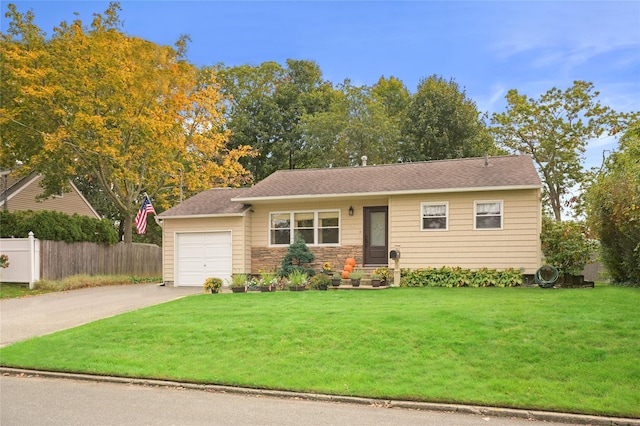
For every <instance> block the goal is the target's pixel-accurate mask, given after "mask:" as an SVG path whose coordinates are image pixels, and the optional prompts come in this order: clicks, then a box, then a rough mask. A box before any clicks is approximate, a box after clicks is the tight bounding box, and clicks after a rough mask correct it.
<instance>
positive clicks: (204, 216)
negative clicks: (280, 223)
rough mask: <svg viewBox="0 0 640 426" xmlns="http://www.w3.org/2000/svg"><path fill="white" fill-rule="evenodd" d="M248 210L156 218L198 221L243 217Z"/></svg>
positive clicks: (160, 216)
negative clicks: (200, 219)
mask: <svg viewBox="0 0 640 426" xmlns="http://www.w3.org/2000/svg"><path fill="white" fill-rule="evenodd" d="M246 212H247V210H245V211H244V212H242V213H216V214H183V215H176V216H163V215H161V214H160V215H158V216H156V217H157V219H158V220H166V219H198V218H213V217H243V216H246Z"/></svg>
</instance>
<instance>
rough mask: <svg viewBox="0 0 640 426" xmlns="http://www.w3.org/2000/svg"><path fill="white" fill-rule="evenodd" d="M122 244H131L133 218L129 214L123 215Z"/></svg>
mask: <svg viewBox="0 0 640 426" xmlns="http://www.w3.org/2000/svg"><path fill="white" fill-rule="evenodd" d="M123 220H124V242H125V243H132V242H133V216H131V214H130V213H127V214H125V215H124V218H123Z"/></svg>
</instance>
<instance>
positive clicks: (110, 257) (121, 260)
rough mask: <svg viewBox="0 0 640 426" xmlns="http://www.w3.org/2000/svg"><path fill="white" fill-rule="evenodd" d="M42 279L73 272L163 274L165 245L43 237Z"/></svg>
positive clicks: (155, 275)
mask: <svg viewBox="0 0 640 426" xmlns="http://www.w3.org/2000/svg"><path fill="white" fill-rule="evenodd" d="M40 255H41V256H40V259H41V279H46V280H59V279H62V278H65V277H68V276H70V275H77V274H86V275H129V276H138V277H159V276H161V275H162V249H161V248H160V247H158V246H156V245H153V244H137V243H135V244H124V243H118V244H115V245H112V246H110V245H107V244H97V243H65V242H64V241H41V247H40Z"/></svg>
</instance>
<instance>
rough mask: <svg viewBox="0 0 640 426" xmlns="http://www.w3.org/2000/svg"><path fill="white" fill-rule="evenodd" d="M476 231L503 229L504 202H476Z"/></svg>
mask: <svg viewBox="0 0 640 426" xmlns="http://www.w3.org/2000/svg"><path fill="white" fill-rule="evenodd" d="M475 229H502V201H476V202H475Z"/></svg>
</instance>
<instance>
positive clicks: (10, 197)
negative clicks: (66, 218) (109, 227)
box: [0, 170, 102, 219]
mask: <svg viewBox="0 0 640 426" xmlns="http://www.w3.org/2000/svg"><path fill="white" fill-rule="evenodd" d="M0 175H1V176H2V181H0V188H2V192H0V209H4V210H7V211H10V212H14V211H23V210H33V211H41V210H53V211H57V212H61V213H66V214H69V215H73V214H74V213H77V214H79V215H80V216H88V217H91V218H93V219H102V217H101V216H100V215H99V214H98V212H97V211H96V210H95V209H94V208H93V206H92V205H91V204H90V203H89V201H87V199H86V198H85V197H84V196H83V195H82V193H81V192H80V190H78V188H77V187H76V186H75V185H74V184H73V182H69V185H70V187H71V189H70V191H69V192H65V193H62V194H58V195H53V196H51V197H48V198H46V199H43V200H39V199H38V198H37V197H38V196H39V195H41V194H42V193H43V192H44V190H43V188H42V185H41V183H42V179H43V176H42V175H41V174H39V173H37V172H31V173H29V174H28V175H26V176H23V177H14V176H13V175H12V174H11V172H10V171H9V170H6V171H2V172H0Z"/></svg>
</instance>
